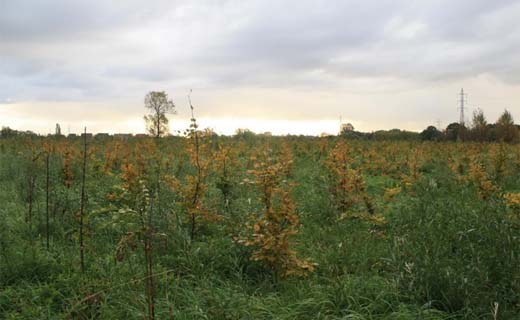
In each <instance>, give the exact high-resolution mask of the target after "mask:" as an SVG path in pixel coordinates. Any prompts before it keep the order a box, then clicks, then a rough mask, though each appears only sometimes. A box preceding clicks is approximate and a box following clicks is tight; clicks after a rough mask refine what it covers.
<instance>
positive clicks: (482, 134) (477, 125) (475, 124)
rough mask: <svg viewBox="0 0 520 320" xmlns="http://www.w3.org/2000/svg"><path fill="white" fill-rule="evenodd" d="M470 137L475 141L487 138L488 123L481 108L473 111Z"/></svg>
mask: <svg viewBox="0 0 520 320" xmlns="http://www.w3.org/2000/svg"><path fill="white" fill-rule="evenodd" d="M471 138H472V139H473V140H476V141H486V140H488V139H489V130H488V123H487V120H486V117H485V116H484V112H483V111H482V110H481V109H477V110H475V111H473V120H472V124H471Z"/></svg>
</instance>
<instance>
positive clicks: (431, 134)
mask: <svg viewBox="0 0 520 320" xmlns="http://www.w3.org/2000/svg"><path fill="white" fill-rule="evenodd" d="M420 135H421V140H425V141H439V140H441V139H442V132H440V131H439V130H437V128H435V127H434V126H429V127H428V128H426V129H424V130H423V131H422V132H421V134H420Z"/></svg>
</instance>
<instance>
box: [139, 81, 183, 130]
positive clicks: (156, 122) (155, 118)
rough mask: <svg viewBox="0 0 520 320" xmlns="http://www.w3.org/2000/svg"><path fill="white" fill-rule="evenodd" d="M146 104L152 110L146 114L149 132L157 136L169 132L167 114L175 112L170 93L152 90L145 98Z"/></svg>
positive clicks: (145, 118)
mask: <svg viewBox="0 0 520 320" xmlns="http://www.w3.org/2000/svg"><path fill="white" fill-rule="evenodd" d="M144 106H145V108H146V109H148V110H150V112H151V113H150V114H148V115H146V116H144V120H145V121H146V129H147V131H148V133H149V134H150V135H152V136H154V137H156V138H159V137H162V136H164V135H166V134H167V133H168V132H169V128H168V122H169V121H168V118H167V117H166V114H168V113H171V114H175V113H176V111H175V105H174V104H173V102H172V101H171V100H168V94H166V93H165V92H164V91H161V92H157V91H151V92H149V93H148V94H147V95H146V97H145V98H144Z"/></svg>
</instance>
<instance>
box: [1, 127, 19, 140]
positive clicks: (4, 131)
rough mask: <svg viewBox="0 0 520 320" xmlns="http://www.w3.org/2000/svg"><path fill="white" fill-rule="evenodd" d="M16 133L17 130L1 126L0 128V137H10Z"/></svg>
mask: <svg viewBox="0 0 520 320" xmlns="http://www.w3.org/2000/svg"><path fill="white" fill-rule="evenodd" d="M17 135H18V131H16V130H13V129H11V128H9V127H2V130H0V137H2V138H10V137H14V136H17Z"/></svg>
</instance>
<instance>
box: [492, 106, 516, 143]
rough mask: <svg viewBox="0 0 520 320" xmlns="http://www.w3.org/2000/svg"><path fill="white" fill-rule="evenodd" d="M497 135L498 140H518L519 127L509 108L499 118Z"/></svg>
mask: <svg viewBox="0 0 520 320" xmlns="http://www.w3.org/2000/svg"><path fill="white" fill-rule="evenodd" d="M496 135H497V140H498V141H503V142H509V143H511V142H517V141H518V128H517V127H516V126H515V122H514V121H513V116H512V115H511V113H510V112H509V111H507V110H505V111H504V113H502V115H501V116H500V118H498V120H497V123H496Z"/></svg>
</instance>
